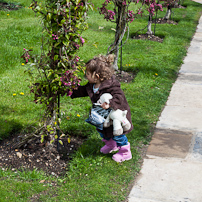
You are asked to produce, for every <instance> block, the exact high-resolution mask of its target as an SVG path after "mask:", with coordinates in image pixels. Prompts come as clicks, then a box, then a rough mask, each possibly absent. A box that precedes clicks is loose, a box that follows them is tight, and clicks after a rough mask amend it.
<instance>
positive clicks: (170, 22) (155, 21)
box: [152, 18, 178, 25]
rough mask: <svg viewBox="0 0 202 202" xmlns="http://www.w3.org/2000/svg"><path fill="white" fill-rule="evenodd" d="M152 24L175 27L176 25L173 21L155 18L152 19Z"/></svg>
mask: <svg viewBox="0 0 202 202" xmlns="http://www.w3.org/2000/svg"><path fill="white" fill-rule="evenodd" d="M152 23H157V24H172V25H177V24H178V23H177V22H175V21H173V20H166V19H164V18H157V19H153V20H152Z"/></svg>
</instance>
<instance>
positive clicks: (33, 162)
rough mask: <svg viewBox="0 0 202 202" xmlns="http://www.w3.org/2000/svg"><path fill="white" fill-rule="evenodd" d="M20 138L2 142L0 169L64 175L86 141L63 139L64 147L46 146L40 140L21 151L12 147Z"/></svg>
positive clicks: (34, 141) (81, 139) (0, 146)
mask: <svg viewBox="0 0 202 202" xmlns="http://www.w3.org/2000/svg"><path fill="white" fill-rule="evenodd" d="M19 138H20V137H19V136H14V137H12V138H10V139H9V140H4V141H1V142H0V168H1V167H2V168H10V169H12V170H17V169H18V170H21V169H29V170H33V169H38V170H43V171H44V172H46V173H47V174H51V175H54V176H61V175H64V174H65V172H66V168H67V167H68V162H69V161H70V160H71V159H72V154H73V153H74V152H75V151H76V150H78V148H79V146H80V145H82V143H83V141H84V139H83V138H81V137H71V142H70V143H68V141H67V139H62V141H63V145H60V144H58V145H59V147H58V148H57V143H55V144H54V145H49V146H47V145H45V144H43V143H41V142H40V140H39V139H36V140H33V141H32V142H30V143H29V144H25V145H24V146H23V147H21V148H20V149H13V148H12V146H13V145H14V144H15V143H16V142H18V141H19Z"/></svg>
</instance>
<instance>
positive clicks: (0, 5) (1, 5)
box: [0, 0, 21, 10]
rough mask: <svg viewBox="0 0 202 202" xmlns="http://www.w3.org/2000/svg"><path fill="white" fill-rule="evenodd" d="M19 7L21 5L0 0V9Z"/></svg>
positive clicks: (15, 8)
mask: <svg viewBox="0 0 202 202" xmlns="http://www.w3.org/2000/svg"><path fill="white" fill-rule="evenodd" d="M19 8H21V6H19V5H16V4H14V3H6V2H4V1H1V0H0V10H18V9H19Z"/></svg>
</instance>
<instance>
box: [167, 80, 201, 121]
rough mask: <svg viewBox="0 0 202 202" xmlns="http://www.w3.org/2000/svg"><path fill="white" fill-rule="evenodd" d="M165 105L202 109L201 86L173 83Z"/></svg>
mask: <svg viewBox="0 0 202 202" xmlns="http://www.w3.org/2000/svg"><path fill="white" fill-rule="evenodd" d="M166 105H167V106H186V107H195V108H196V107H197V108H202V85H201V86H200V85H192V84H189V85H183V84H181V83H179V82H178V83H175V85H174V86H173V87H172V90H171V92H170V96H169V97H168V100H167V103H166ZM201 110H202V109H201ZM201 124H202V123H201Z"/></svg>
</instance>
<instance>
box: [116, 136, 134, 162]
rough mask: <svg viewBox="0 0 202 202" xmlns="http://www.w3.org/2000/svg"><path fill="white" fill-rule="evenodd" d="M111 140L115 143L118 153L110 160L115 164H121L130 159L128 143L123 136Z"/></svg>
mask: <svg viewBox="0 0 202 202" xmlns="http://www.w3.org/2000/svg"><path fill="white" fill-rule="evenodd" d="M113 139H114V140H115V141H116V143H117V145H118V147H119V152H118V153H116V154H114V155H113V156H112V159H113V160H114V161H116V162H122V161H126V160H130V159H132V154H131V151H130V143H129V142H128V139H127V137H126V136H125V135H120V136H114V137H113Z"/></svg>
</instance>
